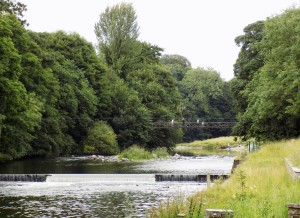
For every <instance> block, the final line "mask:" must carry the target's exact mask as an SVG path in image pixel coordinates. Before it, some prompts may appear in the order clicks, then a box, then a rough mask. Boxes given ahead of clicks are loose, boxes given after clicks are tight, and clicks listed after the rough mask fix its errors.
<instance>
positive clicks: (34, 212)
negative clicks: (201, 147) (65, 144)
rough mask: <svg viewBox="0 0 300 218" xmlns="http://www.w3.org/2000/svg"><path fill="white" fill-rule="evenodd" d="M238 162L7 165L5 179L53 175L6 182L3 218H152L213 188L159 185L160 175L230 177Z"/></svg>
mask: <svg viewBox="0 0 300 218" xmlns="http://www.w3.org/2000/svg"><path fill="white" fill-rule="evenodd" d="M233 159H234V157H229V156H222V157H221V156H209V157H189V158H187V157H186V158H176V159H166V160H154V161H146V162H120V163H116V162H114V163H107V162H102V161H101V160H94V159H91V158H87V157H73V158H55V159H30V160H22V161H15V162H11V163H7V164H1V165H0V173H1V174H20V173H21V174H50V175H51V176H48V177H47V180H46V182H0V217H104V218H105V217H147V214H149V213H150V210H151V208H152V207H153V206H158V205H159V204H160V203H163V202H167V201H170V200H172V199H176V198H183V197H185V196H187V195H190V194H193V193H195V192H197V191H201V190H203V189H205V188H206V186H207V185H206V184H205V183H197V182H170V181H169V182H155V176H154V174H157V173H163V174H203V173H210V174H213V173H219V174H227V173H229V172H230V170H231V167H232V163H233Z"/></svg>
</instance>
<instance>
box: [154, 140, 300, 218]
mask: <svg viewBox="0 0 300 218" xmlns="http://www.w3.org/2000/svg"><path fill="white" fill-rule="evenodd" d="M297 152H300V139H297V140H289V141H282V142H277V143H269V144H265V145H264V146H262V148H261V149H260V150H259V151H258V152H257V153H252V154H250V155H249V156H248V158H247V159H246V160H245V161H244V162H243V163H242V164H241V165H240V166H238V168H237V169H236V170H235V172H234V174H233V175H232V176H231V178H230V179H229V180H227V181H225V182H223V183H221V182H219V183H217V184H215V185H214V186H213V187H212V188H209V189H207V190H205V191H202V192H199V193H196V194H194V195H193V196H190V197H189V198H188V199H186V200H185V201H182V202H180V203H178V202H171V203H169V204H162V205H161V206H160V207H159V208H153V210H152V213H151V216H150V217H151V218H156V217H178V214H180V215H181V217H189V218H192V217H204V210H205V209H206V208H218V209H231V210H233V211H234V217H239V218H244V217H245V218H249V217H251V218H262V217H275V218H277V217H280V218H281V217H287V213H288V212H287V207H286V204H287V203H300V194H299V191H300V182H299V181H293V180H292V179H291V178H290V175H289V174H288V172H287V169H286V166H285V163H284V158H286V157H291V156H293V154H295V153H297ZM298 157H299V156H298ZM296 159H299V158H296Z"/></svg>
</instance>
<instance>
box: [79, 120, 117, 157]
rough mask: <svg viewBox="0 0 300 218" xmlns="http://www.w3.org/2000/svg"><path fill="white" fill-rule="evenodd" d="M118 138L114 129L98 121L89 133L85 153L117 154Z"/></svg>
mask: <svg viewBox="0 0 300 218" xmlns="http://www.w3.org/2000/svg"><path fill="white" fill-rule="evenodd" d="M116 137H117V136H116V134H115V133H114V131H113V129H112V128H111V127H110V126H109V125H108V124H107V123H106V122H103V121H97V122H95V124H94V126H93V127H91V128H90V129H89V131H88V134H87V138H86V139H85V142H84V144H85V146H84V151H85V153H86V152H87V153H93V152H95V153H94V154H102V155H114V154H117V153H118V152H119V147H118V144H117V139H116Z"/></svg>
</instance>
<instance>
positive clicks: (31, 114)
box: [0, 1, 294, 160]
mask: <svg viewBox="0 0 300 218" xmlns="http://www.w3.org/2000/svg"><path fill="white" fill-rule="evenodd" d="M3 2H4V3H5V4H1V8H0V10H1V12H2V13H1V14H0V55H1V59H0V160H2V159H14V158H21V157H24V156H27V155H29V156H30V155H69V154H105V155H110V154H116V153H118V152H119V151H120V150H123V149H125V148H127V147H129V146H132V145H134V144H137V145H139V146H142V147H144V148H146V149H154V148H156V147H167V148H168V149H169V150H171V149H172V148H173V146H174V145H175V144H176V143H178V142H181V141H182V139H183V137H184V138H185V139H188V140H192V139H196V138H206V137H210V136H216V135H222V134H229V132H215V133H209V132H200V133H199V132H197V133H194V132H192V133H188V132H187V131H183V130H182V129H155V128H154V127H153V125H152V124H153V122H156V121H165V122H170V121H171V120H173V119H174V120H181V119H182V118H183V117H184V118H186V119H197V118H200V117H202V118H203V117H204V118H223V117H225V118H227V117H231V116H232V114H233V112H232V110H231V98H230V96H229V89H228V83H226V82H224V81H223V80H222V79H221V78H220V76H219V74H218V73H217V72H215V71H214V70H210V69H208V70H205V69H202V68H198V69H192V67H191V63H190V62H189V60H187V59H186V58H185V57H183V56H180V55H164V56H163V57H161V55H162V52H163V49H162V48H160V47H159V46H157V45H153V44H151V43H148V42H142V41H139V40H138V36H139V26H138V24H137V17H136V14H135V11H134V9H133V7H132V5H131V4H127V3H121V4H118V5H116V6H113V7H108V8H107V9H106V10H105V11H104V12H103V13H102V14H101V15H100V20H99V22H97V23H96V25H95V33H96V36H97V38H98V45H97V49H98V52H99V53H98V54H97V53H96V50H95V48H94V47H93V46H92V44H91V43H89V42H87V41H86V40H85V39H83V38H82V37H80V36H79V35H78V34H76V33H71V34H67V33H65V32H63V31H58V32H54V33H36V32H32V31H29V30H26V29H25V27H24V21H22V20H21V18H22V16H23V12H24V11H25V10H26V6H25V5H22V4H18V3H17V2H11V1H2V3H3ZM291 111H294V109H292V108H291Z"/></svg>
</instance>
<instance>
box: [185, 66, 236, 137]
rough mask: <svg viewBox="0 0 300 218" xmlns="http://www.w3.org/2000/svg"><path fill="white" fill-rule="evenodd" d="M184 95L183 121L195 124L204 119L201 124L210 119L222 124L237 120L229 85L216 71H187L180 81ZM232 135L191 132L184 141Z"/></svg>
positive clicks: (226, 133) (199, 69)
mask: <svg viewBox="0 0 300 218" xmlns="http://www.w3.org/2000/svg"><path fill="white" fill-rule="evenodd" d="M181 93H182V97H183V99H185V100H184V105H185V109H184V110H183V117H184V118H185V119H186V120H191V121H194V122H196V121H197V119H202V121H206V120H208V121H210V120H211V119H213V121H216V119H217V121H219V120H218V119H226V118H227V119H228V118H229V119H230V118H233V117H234V112H233V110H232V99H231V98H230V94H229V87H228V84H227V83H226V82H224V81H223V80H222V79H221V77H220V75H219V73H218V72H216V71H215V70H213V69H203V68H197V69H191V70H189V71H187V73H186V74H185V76H184V78H183V80H182V81H181ZM199 121H200V120H199ZM229 133H230V132H228V131H227V132H226V131H217V130H216V131H214V132H213V131H202V130H201V131H199V130H197V131H189V132H186V134H185V140H188V141H191V140H194V139H197V138H198V139H199V138H202V139H203V138H208V137H212V136H214V137H216V136H220V135H228V134H229Z"/></svg>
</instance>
